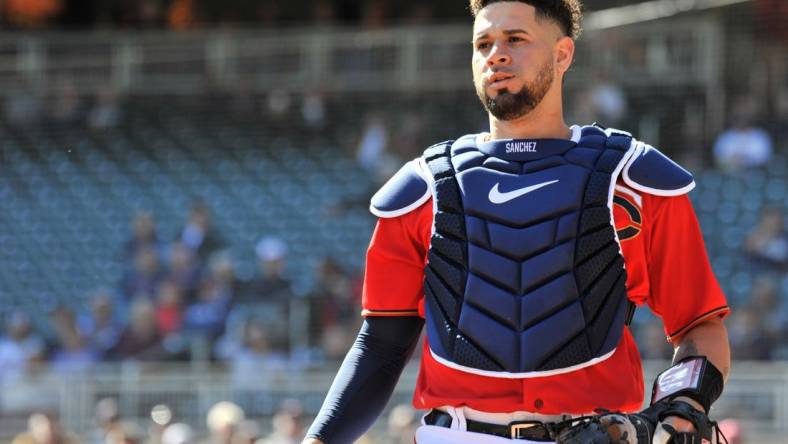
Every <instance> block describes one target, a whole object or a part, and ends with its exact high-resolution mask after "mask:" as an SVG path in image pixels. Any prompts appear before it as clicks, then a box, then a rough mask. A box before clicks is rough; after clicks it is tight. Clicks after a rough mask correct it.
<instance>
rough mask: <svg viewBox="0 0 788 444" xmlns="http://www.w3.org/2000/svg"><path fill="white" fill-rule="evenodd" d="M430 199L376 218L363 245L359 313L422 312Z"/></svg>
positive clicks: (384, 314)
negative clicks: (395, 214)
mask: <svg viewBox="0 0 788 444" xmlns="http://www.w3.org/2000/svg"><path fill="white" fill-rule="evenodd" d="M431 226H432V200H428V201H427V202H425V203H424V204H422V205H421V206H420V207H419V208H417V209H416V210H414V211H411V212H409V213H407V214H404V215H402V216H398V217H395V218H390V219H384V218H381V219H379V220H378V223H377V225H376V226H375V232H374V233H373V234H372V240H371V241H370V244H369V248H368V249H367V266H366V271H365V273H364V288H363V292H362V298H361V299H362V300H361V305H362V308H363V311H362V315H363V316H415V315H422V316H423V313H422V310H423V303H422V302H423V299H424V291H423V288H422V287H423V284H424V266H425V264H426V260H427V259H426V258H427V248H428V245H429V240H430V230H431Z"/></svg>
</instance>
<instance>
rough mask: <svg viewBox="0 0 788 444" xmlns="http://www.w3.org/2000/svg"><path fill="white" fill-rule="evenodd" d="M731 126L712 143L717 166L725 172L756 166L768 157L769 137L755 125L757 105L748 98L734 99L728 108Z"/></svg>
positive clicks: (770, 154) (769, 154) (769, 153)
mask: <svg viewBox="0 0 788 444" xmlns="http://www.w3.org/2000/svg"><path fill="white" fill-rule="evenodd" d="M730 109H731V110H732V111H731V120H732V124H731V127H730V128H729V129H727V130H725V131H723V132H722V134H720V135H719V137H718V138H717V141H716V142H715V143H714V158H715V160H716V162H717V165H718V166H720V167H721V168H723V169H726V170H734V171H735V170H741V169H745V168H753V167H759V166H762V165H764V164H766V163H767V162H768V161H769V160H770V159H771V157H772V140H771V137H770V136H769V134H768V133H767V132H766V131H765V130H764V129H762V128H759V127H757V126H756V125H755V119H756V117H757V114H758V104H757V101H756V100H755V98H754V97H753V96H751V95H745V96H741V97H739V98H738V99H736V100H735V101H734V102H733V104H732V106H731V108H730Z"/></svg>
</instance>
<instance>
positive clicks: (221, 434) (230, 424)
mask: <svg viewBox="0 0 788 444" xmlns="http://www.w3.org/2000/svg"><path fill="white" fill-rule="evenodd" d="M244 419H246V414H245V413H244V411H243V409H241V407H238V405H236V404H234V403H232V402H229V401H222V402H220V403H217V404H214V406H213V407H211V408H210V410H208V415H207V416H206V419H205V422H206V424H207V425H208V432H209V433H210V436H208V437H207V438H206V439H204V440H202V441H201V444H233V439H234V438H235V435H236V432H237V427H238V424H240V423H241V422H242V421H243V420H244Z"/></svg>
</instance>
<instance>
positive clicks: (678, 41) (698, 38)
mask: <svg viewBox="0 0 788 444" xmlns="http://www.w3.org/2000/svg"><path fill="white" fill-rule="evenodd" d="M720 26H721V25H720V24H719V22H718V21H717V19H716V16H714V15H708V16H704V17H700V18H699V17H693V18H692V19H671V20H663V21H656V22H649V23H641V24H638V25H637V26H622V27H616V28H612V29H596V30H595V29H589V30H586V32H585V34H584V36H583V37H582V38H581V40H580V41H579V44H580V45H581V47H582V49H581V50H580V51H578V56H577V60H576V64H575V68H574V70H575V71H576V74H575V75H573V76H570V81H571V79H572V78H575V79H584V78H587V77H588V76H590V75H592V74H593V73H594V72H599V71H603V72H605V73H608V74H611V75H612V76H614V77H615V79H616V80H617V81H619V82H622V83H623V84H648V85H654V86H660V85H661V86H674V85H697V86H707V85H711V86H715V85H717V84H718V81H719V78H720V75H721V73H720V72H721V70H720V69H719V68H720V67H721V65H720V61H721V58H722V57H723V55H724V54H723V53H722V51H723V47H722V46H721V43H720V42H722V41H723V39H722V38H721V37H722V33H721V31H720ZM470 56H471V45H470V28H469V26H468V25H467V24H463V25H433V26H425V27H407V28H392V29H385V30H376V31H358V30H345V29H311V28H302V29H293V30H284V31H277V32H271V31H265V30H257V31H255V30H205V31H199V32H185V33H175V32H163V31H146V32H121V31H117V32H93V33H29V34H24V33H14V34H0V94H4V95H8V94H14V93H18V92H19V91H33V92H38V93H40V92H46V91H48V90H53V89H54V90H55V91H56V90H57V88H59V87H61V86H62V83H63V81H64V80H65V79H68V81H69V82H72V83H73V85H74V87H76V89H77V90H78V91H81V92H84V93H94V92H96V91H97V90H99V89H101V88H106V87H111V88H114V89H115V90H117V91H120V92H129V93H140V94H189V93H198V92H204V91H206V90H208V91H209V90H214V89H220V90H229V91H250V92H254V91H263V92H264V91H269V90H271V89H290V90H299V91H300V90H303V89H318V90H320V91H324V92H353V91H420V90H429V91H441V90H443V91H452V90H458V89H462V90H466V89H468V88H469V86H470V69H469V68H470Z"/></svg>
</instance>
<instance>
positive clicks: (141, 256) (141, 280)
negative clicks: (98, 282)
mask: <svg viewBox="0 0 788 444" xmlns="http://www.w3.org/2000/svg"><path fill="white" fill-rule="evenodd" d="M163 277H164V270H162V268H161V265H160V262H159V256H158V255H157V254H156V250H154V249H153V248H143V249H141V250H140V251H139V252H138V253H137V255H136V256H135V257H134V268H133V269H131V270H129V271H127V272H126V274H125V275H124V276H123V278H122V279H121V281H120V291H121V294H122V295H123V297H124V299H125V300H126V301H129V300H131V299H135V298H147V299H153V297H154V296H155V295H156V289H157V288H158V286H159V283H160V282H161V281H162V279H163Z"/></svg>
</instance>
